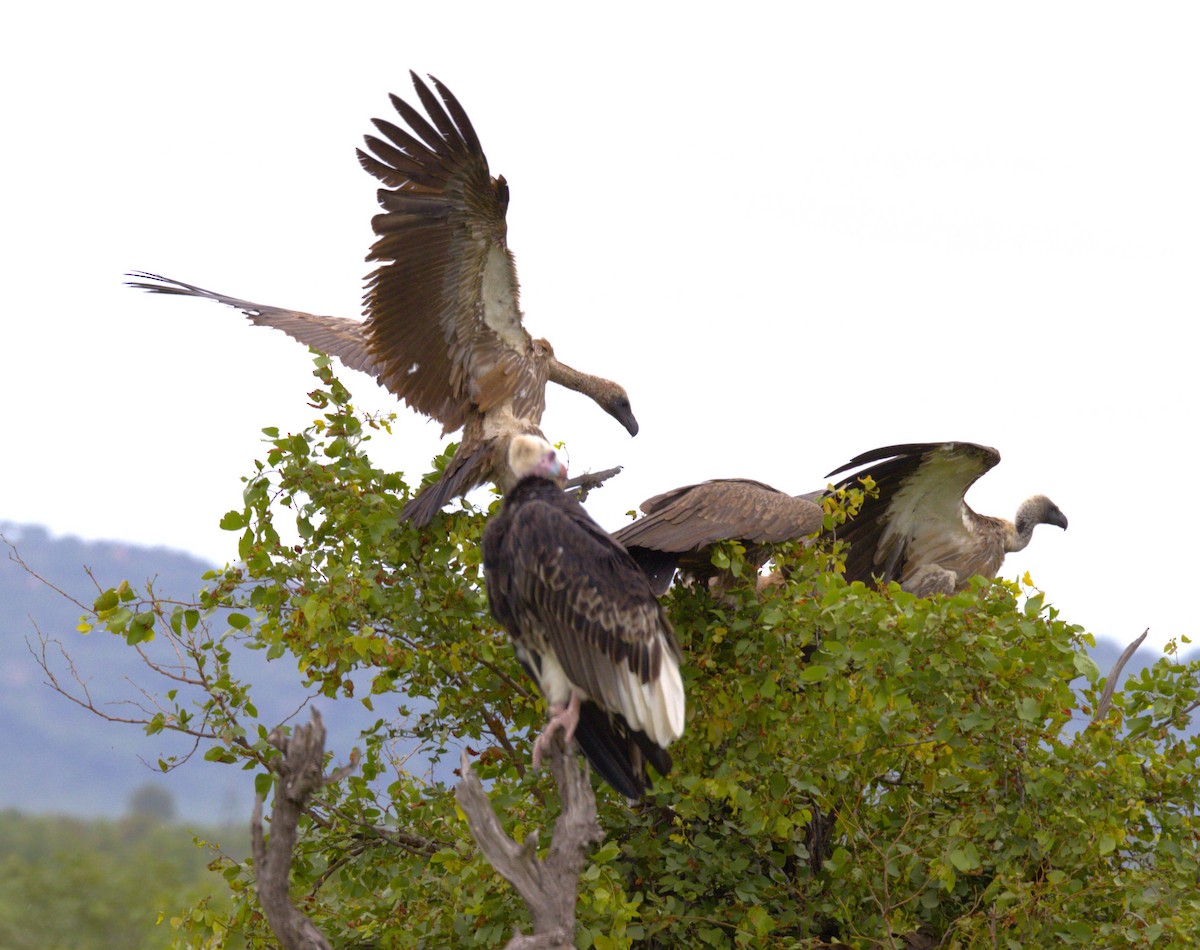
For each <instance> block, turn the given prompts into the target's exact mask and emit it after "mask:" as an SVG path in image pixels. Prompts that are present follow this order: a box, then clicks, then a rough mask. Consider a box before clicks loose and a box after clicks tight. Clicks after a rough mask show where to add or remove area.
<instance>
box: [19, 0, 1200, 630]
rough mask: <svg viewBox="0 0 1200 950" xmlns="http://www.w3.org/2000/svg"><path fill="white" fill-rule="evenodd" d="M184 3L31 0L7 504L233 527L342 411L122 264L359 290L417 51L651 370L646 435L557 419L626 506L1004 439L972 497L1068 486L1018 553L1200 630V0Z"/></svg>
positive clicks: (535, 282)
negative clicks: (269, 458)
mask: <svg viewBox="0 0 1200 950" xmlns="http://www.w3.org/2000/svg"><path fill="white" fill-rule="evenodd" d="M191 9H192V10H194V11H195V12H194V13H190V14H184V13H182V12H180V10H181V8H180V7H179V6H177V5H171V4H163V3H154V4H149V3H147V4H134V3H117V4H115V5H100V4H96V5H91V6H84V5H73V6H63V7H54V6H52V5H50V4H22V5H20V7H19V8H17V9H16V10H14V11H9V13H8V14H7V15H6V29H5V33H6V42H5V44H4V46H5V50H4V56H3V57H0V77H2V79H3V85H4V89H5V97H4V98H5V109H4V116H3V121H4V129H5V132H6V135H5V139H6V142H7V144H6V147H5V148H4V150H3V153H0V154H2V157H0V162H2V163H3V165H4V175H3V182H4V184H3V189H4V195H3V198H4V200H3V214H2V216H0V229H2V230H0V240H2V241H3V245H4V247H3V252H4V260H5V261H6V262H7V268H6V270H7V274H8V280H7V296H8V318H7V321H6V337H7V343H8V346H7V360H6V362H7V366H6V370H5V372H4V374H3V376H2V377H0V378H2V379H3V385H4V387H5V403H6V405H7V407H8V412H9V416H10V421H9V425H8V432H9V441H8V445H7V452H6V458H5V459H4V465H3V466H2V469H0V520H12V521H21V522H35V523H41V524H45V525H47V526H49V527H50V528H51V529H52V530H54V531H56V532H59V533H73V534H80V535H82V536H84V537H89V538H98V537H111V538H124V539H128V540H132V541H138V542H144V543H155V544H167V545H171V546H175V547H179V548H183V549H187V550H190V551H193V552H196V553H199V554H202V555H205V556H207V557H209V558H212V559H215V560H218V561H223V560H225V559H227V558H230V557H233V556H235V554H236V547H235V538H234V536H232V535H229V534H226V533H225V532H222V531H220V529H219V528H218V527H217V522H218V520H219V518H220V516H221V514H222V513H223V512H224V511H226V510H227V509H229V508H232V507H236V506H238V505H239V503H240V501H239V499H240V488H241V485H240V482H239V478H240V477H241V476H242V475H245V474H246V473H248V472H249V471H250V470H251V460H252V459H253V458H255V457H256V456H261V454H262V452H263V448H262V445H261V443H260V441H259V440H260V438H261V436H260V434H259V430H260V428H261V427H263V426H266V425H279V426H281V427H284V428H288V427H290V428H293V429H298V428H301V427H303V426H304V425H305V424H306V423H308V422H309V421H310V420H311V418H312V417H313V415H314V413H313V411H312V410H311V409H309V408H308V407H307V406H306V404H305V402H306V400H305V398H304V396H305V393H306V392H307V391H308V390H309V389H310V388H311V385H312V383H313V380H312V378H311V376H310V375H309V374H310V371H311V362H310V358H309V356H308V354H307V352H306V351H305V350H304V348H303V347H301V346H299V345H297V344H295V343H293V342H292V341H290V340H288V339H287V338H286V337H284V336H283V335H282V334H279V333H275V332H271V331H266V330H258V329H253V328H250V327H248V326H247V325H246V324H245V323H244V321H243V320H242V318H241V317H239V316H238V315H237V314H236V313H235V312H234V311H231V310H226V309H224V308H220V307H217V306H215V305H211V304H205V303H204V302H199V301H196V302H193V301H187V300H181V299H175V298H167V297H158V296H150V295H145V294H138V293H135V292H133V291H131V290H128V289H127V288H124V287H123V286H122V285H121V280H122V274H123V272H124V271H126V270H129V269H133V268H142V269H146V270H151V271H156V272H158V273H162V274H166V275H168V276H171V277H177V278H181V279H183V280H187V281H190V282H192V283H198V284H200V285H202V286H207V287H211V288H213V289H216V290H219V291H223V292H225V293H229V294H233V295H236V296H242V297H246V298H249V299H252V300H257V301H261V302H264V303H274V304H278V305H282V306H293V307H297V308H299V309H305V310H310V311H314V312H318V313H334V314H339V315H345V316H354V315H357V314H358V313H359V302H360V295H361V280H362V277H363V276H364V275H365V274H366V273H367V270H368V265H367V264H366V263H364V260H363V258H364V255H365V253H366V251H367V248H368V246H369V244H370V242H371V237H372V235H371V231H370V218H371V215H372V214H374V213H375V211H376V205H375V201H374V188H375V183H374V180H373V179H371V178H370V177H369V176H368V175H367V174H366V173H365V172H363V171H362V170H361V169H360V168H359V167H358V164H357V162H356V161H355V158H354V147H355V146H356V145H357V144H358V143H359V142H360V141H361V136H362V134H363V133H365V132H368V131H370V129H371V126H370V122H369V120H370V119H371V118H372V117H373V116H379V115H382V116H390V115H391V107H390V105H389V103H388V100H387V93H388V92H390V91H394V92H397V93H399V94H401V95H403V96H405V97H408V96H409V94H410V92H411V86H410V84H409V80H408V76H407V70H408V69H409V68H410V67H411V68H414V69H416V70H418V71H420V72H430V73H433V74H434V75H436V76H438V77H439V78H440V79H442V80H443V81H444V82H446V83H447V85H449V87H450V88H451V89H453V90H454V92H455V94H456V95H457V96H458V98H459V99H460V101H461V102H462V103H463V105H464V107H465V108H466V110H467V112H468V113H469V115H470V116H471V118H472V120H473V122H474V125H475V127H476V130H477V131H478V133H479V135H480V138H481V140H482V142H483V144H484V148H485V150H486V151H487V154H488V157H489V160H490V162H491V166H492V172H493V174H501V173H502V174H504V175H505V176H506V177H507V178H508V181H509V183H510V185H511V186H512V204H511V207H510V211H509V241H510V245H511V247H512V248H513V249H514V251H515V253H516V255H517V260H518V265H519V267H520V273H521V278H522V285H523V300H522V303H523V307H524V310H525V313H526V316H527V326H528V327H529V329H530V330H531V332H532V333H533V334H534V335H535V336H541V335H544V336H546V337H548V338H549V339H551V340H552V342H553V343H554V346H555V349H556V351H557V353H558V355H559V356H560V357H561V358H562V359H564V360H565V361H567V362H569V363H573V364H575V365H577V366H579V367H580V368H582V369H586V370H589V371H592V372H595V373H599V374H602V375H608V376H612V377H614V378H616V379H618V380H620V381H621V382H622V383H623V384H624V385H625V386H626V387H627V388H628V390H629V391H630V394H631V398H632V400H633V405H634V409H635V412H636V413H637V416H638V419H639V421H640V422H641V426H642V434H641V435H640V436H639V437H638V438H637V439H633V440H631V439H629V438H628V436H627V435H626V434H625V433H624V432H623V430H621V429H620V428H619V426H618V425H617V424H616V423H615V422H613V421H612V420H611V419H609V417H607V416H605V415H604V414H602V413H601V412H599V411H598V410H596V409H595V408H594V407H593V406H592V405H591V404H590V403H587V402H586V400H583V399H582V397H578V396H576V395H574V394H572V393H567V392H565V391H562V390H558V389H552V391H551V393H550V406H549V409H548V410H547V413H546V416H545V418H544V419H543V428H544V429H545V431H546V433H547V434H548V435H549V436H550V437H551V438H554V439H565V440H566V441H567V443H568V446H569V450H570V455H571V463H572V471H573V472H576V473H577V472H580V471H583V470H584V469H587V468H603V467H607V466H609V465H613V464H623V465H624V466H625V467H626V469H625V473H624V474H623V475H622V476H621V477H620V478H619V479H617V480H615V481H614V482H612V483H610V485H609V487H607V488H606V489H604V490H603V491H602V492H600V493H598V494H596V495H594V496H593V498H592V501H591V502H590V503H589V508H590V510H591V511H592V512H593V513H594V514H595V515H596V516H597V517H598V518H599V520H600V521H601V522H602V523H604V524H606V525H607V526H609V527H610V528H612V527H616V526H617V525H618V524H620V523H622V521H623V515H622V513H623V512H624V511H626V510H628V509H630V508H633V507H635V506H636V505H637V504H638V502H640V501H641V500H642V499H643V498H644V497H646V496H648V495H650V494H654V493H656V492H658V491H662V490H665V489H668V488H671V487H674V486H676V485H679V484H684V483H687V482H693V481H699V480H702V479H705V478H710V477H718V476H746V477H754V478H759V479H762V480H765V481H767V482H770V483H772V484H774V485H776V486H777V487H780V488H785V489H788V490H790V491H794V492H800V491H806V490H809V489H812V488H817V487H820V486H821V485H822V484H823V483H824V480H823V476H824V474H825V473H826V472H827V471H829V470H830V469H833V468H835V467H836V466H838V465H840V464H841V463H843V462H844V461H846V460H847V459H849V458H850V457H851V456H852V455H855V454H857V453H858V452H861V451H864V450H866V449H870V448H873V447H875V446H879V445H886V444H890V443H896V442H909V441H924V440H941V439H962V440H968V441H975V442H982V443H985V444H990V445H994V446H996V447H997V448H999V449H1000V450H1001V452H1002V453H1003V454H1004V462H1003V463H1002V464H1001V465H1000V467H999V468H997V469H996V470H994V471H993V472H992V473H990V474H989V475H988V476H986V477H985V478H984V479H983V480H982V481H981V482H980V483H979V484H978V485H977V486H976V487H975V489H974V490H973V491H972V493H971V495H970V496H969V500H970V501H971V503H972V505H973V506H974V507H975V508H976V509H977V510H979V511H982V512H984V513H988V514H1001V515H1004V516H1007V517H1011V516H1012V514H1013V512H1014V511H1015V509H1016V505H1017V503H1018V502H1019V501H1020V500H1021V499H1022V498H1024V497H1026V496H1027V495H1030V494H1033V493H1035V492H1043V493H1045V494H1048V495H1050V496H1051V497H1052V498H1053V499H1054V500H1055V501H1056V502H1058V504H1059V505H1060V506H1061V507H1062V509H1063V510H1064V511H1065V512H1066V513H1067V515H1068V517H1069V518H1070V522H1071V527H1070V530H1069V531H1067V532H1066V533H1065V534H1064V533H1062V532H1060V531H1058V530H1057V529H1054V528H1047V527H1043V528H1041V529H1039V531H1038V533H1037V535H1036V536H1035V538H1034V542H1033V544H1032V545H1031V546H1030V548H1029V549H1028V550H1027V551H1026V552H1023V553H1022V554H1020V555H1014V556H1012V557H1010V559H1009V561H1008V562H1007V564H1006V567H1005V574H1006V576H1016V575H1017V574H1019V573H1020V572H1022V571H1024V570H1027V569H1028V570H1030V571H1032V572H1033V576H1034V579H1035V581H1036V582H1037V583H1038V584H1039V586H1041V587H1043V588H1044V589H1045V590H1046V591H1047V592H1048V594H1049V597H1050V599H1051V600H1052V601H1053V602H1054V603H1055V604H1057V605H1058V606H1059V607H1060V608H1061V609H1062V610H1063V612H1064V615H1065V616H1066V617H1067V618H1068V619H1070V620H1073V621H1075V622H1079V623H1083V624H1084V625H1086V626H1087V627H1088V628H1089V629H1091V630H1092V631H1093V632H1095V633H1097V634H1101V635H1107V636H1111V637H1113V638H1116V639H1119V640H1128V639H1131V638H1132V637H1133V636H1135V635H1136V634H1137V633H1139V632H1140V631H1141V630H1142V629H1143V628H1144V627H1146V626H1149V627H1150V628H1151V635H1152V637H1153V638H1154V640H1155V641H1156V642H1160V643H1161V642H1162V641H1164V640H1165V639H1166V638H1167V637H1168V636H1171V635H1176V634H1180V633H1190V634H1192V635H1195V634H1197V633H1198V632H1200V631H1197V621H1196V619H1195V610H1194V604H1193V601H1194V594H1193V589H1192V587H1191V582H1189V581H1188V580H1187V578H1188V577H1189V576H1191V573H1192V571H1191V569H1190V568H1188V567H1187V566H1186V565H1190V564H1191V562H1192V556H1191V555H1192V553H1193V550H1194V546H1195V545H1194V540H1193V539H1194V536H1195V534H1196V532H1197V530H1200V516H1197V514H1196V506H1195V504H1194V500H1193V499H1192V498H1191V497H1189V496H1190V491H1189V488H1188V486H1189V485H1190V484H1191V478H1192V469H1193V467H1194V465H1195V463H1196V461H1197V448H1196V438H1195V435H1194V426H1195V423H1194V421H1193V420H1194V413H1195V409H1196V402H1197V399H1196V395H1195V393H1196V381H1195V379H1196V378H1195V369H1194V367H1195V361H1196V349H1197V347H1196V343H1197V330H1196V322H1195V320H1196V315H1197V311H1198V308H1200V283H1198V281H1197V264H1196V262H1197V259H1198V254H1200V225H1198V224H1197V222H1200V171H1198V169H1200V110H1198V105H1200V102H1198V100H1200V56H1198V55H1197V52H1196V51H1197V49H1198V48H1200V7H1196V6H1194V5H1193V4H1185V3H1178V4H1169V3H1159V4H1154V5H1144V4H1143V5H1134V4H1119V5H1116V4H1106V3H1093V2H1089V3H1061V4H1046V3H1028V4H1025V3H1006V4H1002V5H1000V4H993V5H989V7H988V8H987V9H986V10H984V9H982V7H981V6H980V5H970V8H969V9H968V5H964V4H953V3H947V4H905V5H903V7H901V5H898V4H870V3H859V4H854V5H847V4H839V5H834V4H820V5H817V4H796V5H792V7H791V9H790V12H786V13H780V12H779V11H780V10H783V9H784V5H782V4H770V5H765V4H764V5H746V4H743V5H741V6H737V7H733V6H729V5H724V6H722V7H721V8H720V13H719V15H706V14H703V13H701V12H699V8H698V7H697V6H695V5H688V6H687V7H686V8H683V7H680V8H678V9H679V11H680V12H670V13H668V12H656V11H655V8H652V7H651V5H649V4H644V3H643V4H625V3H604V4H595V5H589V6H587V7H584V6H583V5H567V4H555V5H553V6H551V5H549V4H547V5H542V6H540V7H538V8H536V10H535V8H533V7H527V8H521V9H513V8H510V9H507V10H502V9H501V8H498V7H496V6H495V5H484V4H455V5H449V4H421V5H417V4H402V3H398V2H392V3H386V4H375V3H371V4H355V5H349V4H347V5H344V8H338V9H336V12H335V7H334V6H333V5H331V4H324V5H322V6H321V7H320V8H319V10H318V11H317V12H314V13H306V12H304V10H305V8H304V7H303V6H302V5H296V4H280V3H255V4H247V3H238V4H229V3H206V4H203V5H199V4H197V5H192V7H191ZM314 9H316V8H314ZM714 9H716V8H714ZM450 10H454V11H455V12H454V13H449V12H444V11H450ZM423 11H434V12H429V13H427V12H423ZM14 18H15V19H14ZM343 378H344V380H345V382H346V383H347V384H348V385H349V386H350V387H351V390H352V391H353V392H354V393H355V394H356V396H358V397H359V399H358V402H359V403H360V404H361V405H362V406H363V407H386V406H389V405H392V404H393V402H392V400H391V399H390V397H389V396H387V394H386V393H384V392H383V391H382V390H379V389H378V388H377V387H375V385H374V384H373V383H371V382H368V381H367V380H366V378H365V377H362V376H358V375H357V374H354V373H350V372H348V371H347V372H345V373H343ZM439 444H440V440H439V439H438V429H437V427H436V426H435V425H433V424H430V423H427V422H424V421H423V420H421V419H419V418H418V417H416V416H415V415H413V414H411V413H410V412H408V411H407V410H404V411H403V414H402V419H401V421H400V425H399V427H398V429H397V436H396V437H395V438H394V439H393V440H392V443H391V444H389V445H388V446H386V447H383V446H380V447H379V448H378V455H379V457H380V458H381V460H384V461H386V462H387V463H389V464H392V465H395V466H396V467H398V468H401V469H404V470H406V471H410V472H412V473H413V475H414V476H419V474H420V473H421V472H423V471H424V470H425V468H426V464H427V462H428V460H429V458H430V457H431V456H432V455H433V453H434V451H435V449H436V448H437V446H438V445H439Z"/></svg>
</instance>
